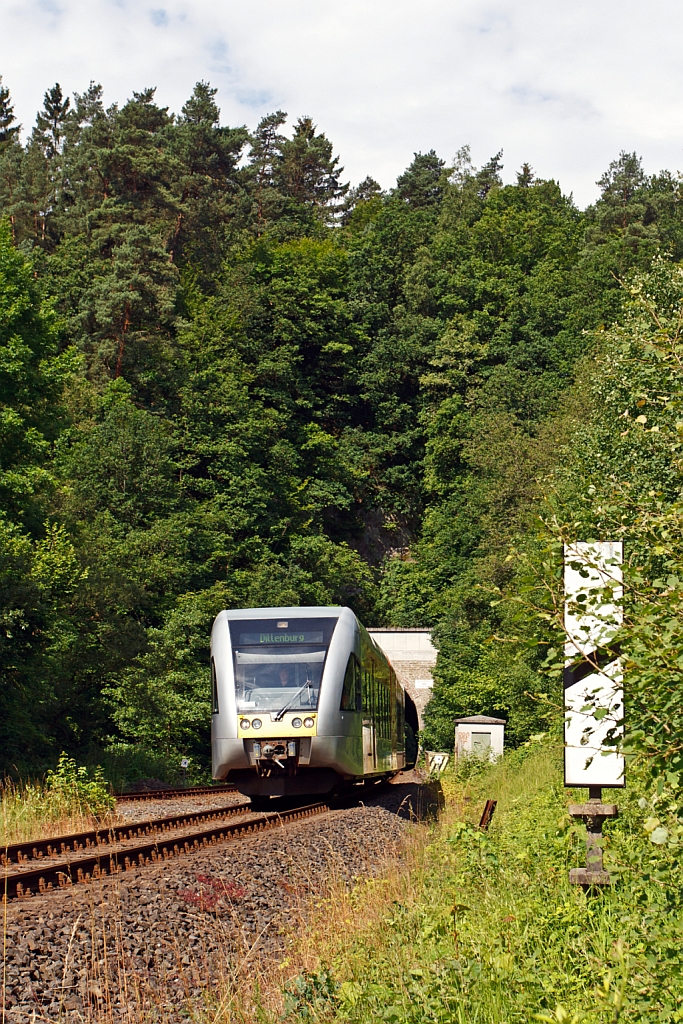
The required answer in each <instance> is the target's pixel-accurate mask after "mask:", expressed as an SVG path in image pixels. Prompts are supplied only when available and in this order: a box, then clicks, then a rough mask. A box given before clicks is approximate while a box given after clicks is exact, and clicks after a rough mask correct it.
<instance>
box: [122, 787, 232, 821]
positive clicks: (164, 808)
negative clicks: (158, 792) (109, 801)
mask: <svg viewBox="0 0 683 1024" xmlns="http://www.w3.org/2000/svg"><path fill="white" fill-rule="evenodd" d="M247 799H248V797H246V796H242V794H241V793H215V794H212V793H207V794H206V795H205V796H193V797H189V796H182V797H178V798H177V799H172V800H140V801H138V800H131V801H128V800H124V801H121V802H120V803H117V805H116V811H115V812H114V815H115V816H114V818H113V822H112V824H114V825H127V824H129V823H130V822H131V821H147V820H148V819H151V818H168V817H170V816H171V815H172V814H193V813H194V812H195V811H209V810H211V808H212V807H227V805H228V804H241V803H244V801H245V800H247Z"/></svg>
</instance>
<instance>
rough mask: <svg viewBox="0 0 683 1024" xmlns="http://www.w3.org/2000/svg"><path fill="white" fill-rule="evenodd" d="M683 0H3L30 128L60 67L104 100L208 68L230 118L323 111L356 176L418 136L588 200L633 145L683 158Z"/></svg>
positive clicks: (1, 58) (13, 79)
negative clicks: (527, 171) (99, 90)
mask: <svg viewBox="0 0 683 1024" xmlns="http://www.w3.org/2000/svg"><path fill="white" fill-rule="evenodd" d="M682 43H683V4H681V3H680V2H677V0H676V2H675V0H649V2H648V3H647V4H646V3H643V2H642V0H640V2H639V3H636V2H634V0H571V2H568V0H507V2H490V3H489V2H482V0H419V2H418V0H342V2H340V0H334V2H332V0H168V2H166V0H151V3H148V2H146V0H0V75H2V77H3V84H4V85H6V86H9V88H10V90H11V94H12V97H13V100H14V104H15V113H16V114H17V115H18V118H19V120H20V121H21V122H22V124H23V125H24V126H25V127H26V128H30V126H31V125H32V123H33V121H34V118H35V113H36V111H37V110H38V108H39V107H41V106H42V98H43V93H44V92H45V90H46V89H47V88H49V87H50V86H52V85H53V84H54V83H55V82H56V81H58V82H59V83H60V84H61V86H62V88H63V89H64V91H65V92H69V93H73V92H74V91H77V92H82V91H83V90H84V89H86V88H87V86H88V83H89V82H90V81H91V80H94V81H96V82H99V83H101V84H102V86H103V87H104V91H105V101H106V102H109V103H113V102H117V103H123V102H125V100H126V98H127V97H129V96H130V95H131V93H132V92H133V90H136V91H139V90H141V89H143V88H145V87H147V86H150V85H152V86H156V87H157V99H158V101H159V102H160V103H161V104H163V105H164V106H166V105H168V106H169V107H170V109H171V110H174V111H178V110H179V109H180V108H181V106H182V104H183V103H184V101H185V100H186V99H187V97H188V96H189V95H190V93H191V92H192V88H193V86H194V83H195V82H196V81H198V80H200V79H203V80H205V81H209V82H211V84H212V85H214V86H215V87H217V89H218V95H217V99H218V103H219V106H220V107H221V111H222V115H221V118H222V122H223V123H224V124H231V125H240V124H246V125H248V126H249V127H252V128H253V127H255V126H256V124H257V123H258V120H259V119H260V117H262V116H263V115H264V114H265V113H268V112H270V111H273V110H276V109H282V110H286V111H287V112H288V113H289V115H290V121H294V120H295V119H296V118H297V117H298V116H300V115H303V114H309V115H310V116H311V117H312V118H313V119H314V121H315V123H316V124H317V125H318V127H319V129H320V130H322V131H324V132H325V133H326V134H327V136H328V137H329V138H330V139H331V140H332V142H333V144H334V147H335V152H336V153H338V154H339V155H340V157H341V162H342V164H343V165H344V168H345V175H344V178H345V180H348V181H351V183H353V184H355V183H357V182H359V181H361V180H362V179H363V178H365V177H366V175H368V174H370V175H372V176H373V177H374V178H376V179H377V180H378V181H379V182H380V184H381V185H382V186H383V187H384V188H390V187H391V186H392V185H393V184H394V182H395V180H396V177H397V175H398V174H400V173H401V171H402V170H403V169H404V168H405V167H406V166H407V165H408V164H409V163H410V161H411V159H412V155H413V153H414V152H416V151H417V152H420V151H422V152H424V151H427V150H429V149H432V148H433V149H436V151H437V153H438V154H439V156H441V157H442V158H443V159H444V160H446V161H452V160H453V157H454V155H455V153H456V152H457V150H458V149H460V147H462V146H463V145H469V146H470V147H471V153H472V159H473V161H474V163H475V164H476V165H481V164H482V163H484V162H485V161H486V160H487V159H489V157H491V156H492V155H493V154H494V153H496V152H497V151H498V150H499V149H502V150H503V162H504V168H505V169H504V178H505V179H506V180H507V181H514V180H515V174H516V171H517V170H518V169H519V167H520V166H521V165H522V163H523V162H525V161H527V162H528V163H530V164H531V166H532V168H533V170H534V172H535V173H536V175H537V176H539V177H545V178H549V177H552V178H555V179H556V180H558V181H559V182H560V184H561V185H562V188H563V189H564V191H565V192H567V193H569V192H571V193H573V195H574V198H575V201H576V202H577V204H578V205H579V206H581V207H584V206H586V205H587V204H588V203H590V202H592V201H593V200H594V199H595V198H596V197H597V195H598V193H599V190H598V187H597V185H596V181H597V179H598V178H599V177H600V175H601V174H602V173H603V172H604V170H605V169H606V168H607V166H608V164H609V163H610V161H611V160H614V159H616V158H617V157H618V155H619V153H620V151H621V150H622V149H624V150H627V151H634V150H635V151H636V152H638V154H639V155H641V156H642V157H643V161H644V165H645V169H646V170H647V171H648V173H653V172H655V171H658V170H660V169H662V168H664V167H666V168H668V169H669V170H671V171H673V172H676V171H678V170H679V169H680V170H681V171H683V131H682V128H683V60H681V57H680V52H681V44H682Z"/></svg>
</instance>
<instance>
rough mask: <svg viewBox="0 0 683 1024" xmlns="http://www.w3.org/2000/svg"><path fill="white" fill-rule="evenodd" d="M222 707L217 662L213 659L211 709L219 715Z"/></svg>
mask: <svg viewBox="0 0 683 1024" xmlns="http://www.w3.org/2000/svg"><path fill="white" fill-rule="evenodd" d="M219 710H220V708H219V707H218V682H217V680H216V662H215V661H214V660H213V658H212V659H211V711H212V712H213V714H214V715H217V714H218V712H219Z"/></svg>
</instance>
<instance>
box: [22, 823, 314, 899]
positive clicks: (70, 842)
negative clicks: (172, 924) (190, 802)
mask: <svg viewBox="0 0 683 1024" xmlns="http://www.w3.org/2000/svg"><path fill="white" fill-rule="evenodd" d="M250 806H251V805H250V804H231V805H230V806H229V807H226V808H214V809H212V810H209V811H201V812H197V813H195V814H187V815H172V816H170V817H168V818H157V819H151V820H150V821H147V822H137V823H135V824H131V825H124V826H117V827H116V828H112V829H95V830H93V831H91V832H81V833H78V834H74V835H72V836H61V837H59V838H58V839H47V840H43V841H41V842H39V843H36V842H34V843H19V844H16V845H15V846H13V847H6V848H5V850H4V857H5V862H4V871H3V876H2V882H3V899H4V900H5V901H7V900H15V899H27V898H29V897H31V896H34V895H39V894H42V893H48V892H50V891H54V890H59V889H64V888H66V887H67V886H70V885H74V884H78V883H81V882H89V881H91V880H92V879H95V878H101V877H103V876H105V875H115V874H118V873H119V872H121V871H128V870H130V869H132V868H137V867H144V866H145V865H146V864H156V863H159V862H161V861H165V860H168V859H170V858H173V857H177V856H180V855H181V854H185V853H193V852H195V851H197V850H201V849H205V848H207V847H209V846H213V845H216V844H218V843H222V842H227V841H230V840H232V839H235V838H239V837H240V836H245V835H249V834H254V833H257V832H262V831H264V830H265V829H269V828H275V827H277V826H283V825H286V824H288V823H289V822H292V821H299V820H301V819H302V818H309V817H313V816H314V815H316V814H323V813H324V812H325V811H328V810H329V807H328V805H327V804H324V803H315V804H308V805H306V806H304V807H296V808H292V809H291V810H287V811H281V812H278V811H266V812H263V813H260V814H255V815H252V816H251V817H249V818H248V819H247V820H243V821H238V822H234V823H232V824H226V823H223V824H221V823H217V824H213V825H211V826H210V827H209V828H206V827H202V828H199V829H197V828H195V829H193V830H192V831H190V832H183V833H182V834H178V829H179V828H182V827H183V826H186V825H188V824H193V823H194V824H199V823H202V824H203V825H206V822H207V820H211V819H214V820H215V819H216V818H217V817H219V816H220V817H229V816H230V817H232V816H234V815H236V814H245V813H248V809H249V808H250ZM172 822H175V825H173V824H171V823H172ZM162 823H165V827H164V825H163V824H162ZM145 829H148V831H145ZM141 830H142V831H141ZM105 836H110V837H111V839H107V838H104V837H105ZM140 837H144V839H145V841H144V842H139V841H136V840H137V839H138V838H140ZM121 843H126V844H127V845H123V846H121V845H119V844H121ZM57 844H59V850H57ZM41 848H44V850H45V852H42V853H41ZM34 849H35V850H36V855H35V857H34V855H33V850H34ZM88 849H89V850H92V852H89V853H85V852H84V851H86V850H88ZM26 853H28V856H27V855H26ZM69 853H71V854H73V856H71V857H69V856H65V854H69ZM12 857H13V858H14V859H12ZM34 861H35V862H37V866H36V867H30V864H31V863H33V862H34ZM46 862H48V863H46ZM27 863H28V864H29V867H23V865H25V864H27ZM19 865H22V866H21V867H20V866H19Z"/></svg>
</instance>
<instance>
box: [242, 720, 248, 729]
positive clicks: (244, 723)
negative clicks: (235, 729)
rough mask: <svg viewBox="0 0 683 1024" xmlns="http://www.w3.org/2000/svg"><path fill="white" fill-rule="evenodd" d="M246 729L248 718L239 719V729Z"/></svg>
mask: <svg viewBox="0 0 683 1024" xmlns="http://www.w3.org/2000/svg"><path fill="white" fill-rule="evenodd" d="M248 728H249V719H248V718H241V719H240V729H248Z"/></svg>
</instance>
